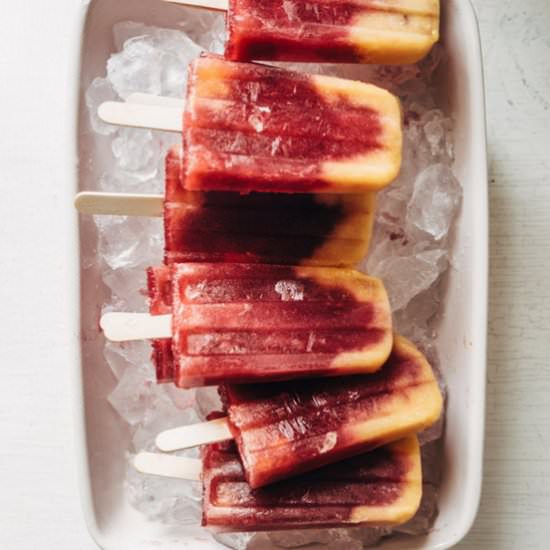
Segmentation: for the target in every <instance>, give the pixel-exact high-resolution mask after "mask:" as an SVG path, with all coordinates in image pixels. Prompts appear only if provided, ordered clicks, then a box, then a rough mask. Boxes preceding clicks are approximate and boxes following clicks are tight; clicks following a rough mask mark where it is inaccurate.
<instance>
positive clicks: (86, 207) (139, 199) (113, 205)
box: [74, 191, 164, 218]
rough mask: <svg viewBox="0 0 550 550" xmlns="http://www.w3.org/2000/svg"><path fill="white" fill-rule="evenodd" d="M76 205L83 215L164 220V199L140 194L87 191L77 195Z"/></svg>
mask: <svg viewBox="0 0 550 550" xmlns="http://www.w3.org/2000/svg"><path fill="white" fill-rule="evenodd" d="M74 205H75V207H76V209H77V210H78V211H79V212H81V213H82V214H99V215H107V216H146V217H150V218H153V217H154V218H162V215H163V207H164V197H163V196H162V195H142V194H138V193H99V192H95V191H86V192H83V193H78V194H77V195H76V197H75V199H74Z"/></svg>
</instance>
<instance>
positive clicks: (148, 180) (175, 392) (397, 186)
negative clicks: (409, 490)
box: [85, 10, 462, 550]
mask: <svg viewBox="0 0 550 550" xmlns="http://www.w3.org/2000/svg"><path fill="white" fill-rule="evenodd" d="M185 13H186V17H185V19H184V23H182V24H180V30H173V29H160V28H155V27H149V26H146V25H144V24H142V23H134V22H122V23H118V24H117V25H115V27H114V29H113V33H114V42H115V46H116V48H117V50H118V52H117V53H115V54H113V55H112V56H111V58H110V59H109V61H108V63H107V67H106V76H105V77H97V78H95V79H94V80H93V81H92V82H91V83H90V85H89V86H88V89H87V91H86V94H85V101H86V105H87V106H88V109H89V113H90V127H91V131H93V132H95V133H96V134H98V136H97V139H98V140H108V141H109V143H110V147H111V159H110V160H109V161H105V163H104V166H103V169H104V173H103V176H102V177H101V179H100V181H99V182H98V187H99V188H100V189H103V190H105V191H124V192H145V193H159V192H162V189H163V175H164V169H163V162H164V158H163V155H164V153H165V151H166V150H167V149H168V147H169V146H170V145H172V144H174V143H178V142H179V137H178V136H177V135H173V134H166V133H160V132H150V131H143V130H133V129H125V128H118V129H117V128H115V127H113V126H109V125H107V124H104V123H103V122H101V121H100V120H99V119H98V117H97V114H96V111H97V106H98V105H99V104H100V103H101V102H103V101H106V100H113V99H127V98H128V97H130V96H131V94H133V93H135V92H145V93H152V94H160V95H165V96H172V97H183V94H184V88H185V84H186V81H187V72H186V66H187V64H188V63H189V62H190V61H192V60H193V59H194V58H195V57H197V56H198V55H199V53H200V51H201V50H202V49H209V50H210V51H214V52H217V53H221V52H223V43H224V36H225V35H224V33H225V23H224V17H223V16H222V15H220V14H215V13H208V12H206V11H202V10H188V11H186V12H185ZM440 57H441V50H439V49H438V48H436V49H434V51H433V52H432V54H431V55H430V56H429V57H428V58H427V59H426V60H424V61H423V62H421V63H419V64H417V65H412V66H405V67H387V66H349V65H348V66H334V65H326V66H324V67H322V66H320V65H311V64H308V65H302V66H293V67H294V68H300V69H301V70H305V71H307V72H325V73H328V74H336V75H340V76H343V77H348V78H358V79H363V80H368V81H371V82H374V83H376V84H379V85H381V86H384V87H386V88H388V89H390V90H391V91H392V92H394V93H396V94H397V95H399V96H400V98H401V100H402V102H403V108H404V116H405V135H404V150H403V166H402V171H401V174H400V176H399V178H398V179H397V180H396V182H394V183H393V184H392V185H391V186H390V187H388V188H387V189H386V190H384V191H383V192H382V193H380V194H379V197H378V208H377V214H376V223H375V228H374V233H373V239H372V243H371V249H370V253H369V256H368V257H367V258H366V259H365V260H364V261H363V263H362V264H361V266H360V267H361V269H364V270H366V271H368V272H369V273H372V274H375V275H378V276H380V277H381V278H382V279H383V280H384V282H385V284H386V287H387V288H388V291H389V295H390V300H391V303H392V309H393V311H394V317H395V323H396V326H397V329H398V331H399V332H400V333H402V334H404V335H405V336H408V337H410V338H411V339H413V340H414V341H415V342H416V343H417V344H418V345H419V346H420V347H421V348H423V349H424V350H425V351H426V353H428V356H429V358H430V360H431V361H432V362H434V363H437V353H436V352H437V350H436V349H435V338H436V336H437V335H436V332H435V330H434V328H433V327H434V323H433V321H434V318H436V317H437V314H438V312H439V308H440V303H441V296H440V288H439V285H438V282H439V281H440V279H441V277H442V275H443V274H444V273H445V271H446V270H447V269H448V267H449V264H450V257H449V254H450V250H451V245H452V242H451V241H452V228H453V221H454V219H455V217H456V215H457V212H458V210H459V208H460V204H461V197H462V189H461V186H460V184H459V182H458V181H457V180H456V178H455V176H454V175H453V173H452V170H451V166H452V162H453V136H452V120H451V119H450V118H449V117H448V116H447V115H446V114H445V112H444V111H442V110H441V109H440V108H439V106H438V105H437V101H436V99H435V97H436V96H435V91H434V89H433V88H432V85H431V75H432V73H433V71H434V70H435V68H436V67H437V65H438V63H439V61H440ZM287 66H288V65H287ZM251 93H253V90H251ZM251 123H253V125H255V126H256V129H257V130H258V131H261V130H260V129H258V128H259V126H258V124H257V121H251ZM95 223H96V226H97V230H98V246H97V253H98V258H99V260H100V261H101V262H102V276H103V282H104V283H105V284H106V285H107V287H109V289H110V290H111V293H112V298H111V300H110V302H109V303H107V304H104V305H103V310H104V311H106V310H113V309H118V310H120V309H124V310H127V311H145V310H146V301H145V296H144V292H143V289H144V286H145V282H144V268H145V267H146V266H148V265H154V264H157V263H160V262H161V260H162V240H163V237H162V221H161V220H158V219H147V218H131V217H115V216H96V217H95ZM293 284H294V283H291V282H286V281H281V282H280V283H278V287H277V288H276V290H277V292H279V293H280V295H281V298H282V299H283V300H300V299H301V297H300V296H301V291H300V289H299V288H295V287H294V286H292V285H293ZM104 355H105V359H106V361H107V363H108V364H109V365H110V368H111V369H112V371H113V373H114V375H115V377H116V378H117V379H118V384H117V386H116V388H115V389H114V391H113V392H112V394H111V395H110V397H109V400H110V402H111V404H112V406H113V407H114V408H115V409H116V411H117V412H118V414H120V416H121V417H122V418H123V419H124V420H125V421H126V422H127V423H128V424H129V425H131V426H132V428H133V430H134V435H133V439H132V444H133V448H132V449H129V451H130V452H135V451H138V450H141V449H146V448H153V445H154V437H155V435H156V434H157V433H158V432H159V431H160V430H162V429H166V428H169V427H173V426H176V425H180V424H185V423H191V422H196V421H198V420H201V419H204V418H205V416H206V415H207V414H208V413H209V412H210V411H211V410H213V409H219V407H220V401H219V398H218V395H217V392H216V390H215V389H213V388H201V389H198V390H195V391H191V390H180V389H177V388H175V387H173V386H170V385H157V384H156V383H155V381H154V369H153V367H152V365H151V363H150V358H149V357H150V350H149V347H148V345H147V344H146V343H143V342H137V343H126V344H113V343H106V345H105V351H104ZM441 384H442V387H444V385H443V382H442V381H441ZM442 430H443V421H440V422H439V423H437V424H436V425H435V426H434V427H433V428H431V429H430V430H428V431H426V432H425V433H424V434H422V437H421V439H422V442H423V443H426V445H424V447H423V464H424V470H425V476H426V479H425V481H426V485H425V491H424V498H423V501H422V506H421V509H420V511H419V513H418V514H417V516H415V518H414V519H413V520H411V521H410V522H409V523H408V524H406V525H405V526H402V528H400V529H399V531H401V532H405V533H411V534H420V533H425V532H426V531H427V530H428V529H429V528H430V526H431V524H432V521H433V518H434V516H435V514H436V511H437V485H438V483H439V473H440V472H439V469H440V463H441V460H440V455H439V453H438V452H437V450H436V447H437V444H438V441H437V440H438V439H439V438H440V437H441V434H442ZM434 441H435V443H434ZM430 442H431V443H430ZM126 491H127V496H128V498H129V500H130V501H131V502H132V504H133V505H134V506H135V507H136V508H137V509H138V510H140V511H141V512H142V513H143V514H145V515H146V516H147V517H148V518H150V519H151V520H155V521H159V522H163V523H178V524H185V523H197V522H199V520H200V498H201V494H200V486H199V484H197V483H192V482H185V481H181V480H172V479H163V478H156V477H153V476H143V475H140V474H138V473H137V472H135V471H134V470H133V468H132V467H129V468H128V472H127V480H126ZM390 533H391V529H374V528H356V529H323V530H313V531H287V532H272V533H262V534H257V535H253V534H225V535H219V534H218V535H215V538H216V539H217V540H218V541H220V542H222V543H224V544H225V545H227V546H229V547H231V548H237V549H239V550H242V549H244V548H245V547H248V548H249V549H252V550H253V549H254V548H260V547H262V548H263V547H265V544H266V543H269V545H271V547H277V548H295V547H298V546H304V545H315V547H319V548H324V549H325V550H328V549H330V548H344V547H345V548H348V549H357V550H359V549H360V548H363V547H364V546H368V545H374V544H376V543H377V542H378V541H379V540H380V539H381V538H382V537H384V536H387V535H389V534H390Z"/></svg>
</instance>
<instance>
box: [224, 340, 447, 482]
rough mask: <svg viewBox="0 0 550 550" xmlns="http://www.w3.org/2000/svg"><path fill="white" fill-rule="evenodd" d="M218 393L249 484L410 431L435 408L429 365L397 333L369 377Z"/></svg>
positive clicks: (427, 421)
mask: <svg viewBox="0 0 550 550" xmlns="http://www.w3.org/2000/svg"><path fill="white" fill-rule="evenodd" d="M220 392H221V395H222V399H223V401H224V405H225V407H226V409H227V414H228V419H229V424H230V428H231V432H232V434H233V437H234V439H235V440H236V442H237V445H238V448H239V454H240V456H241V460H242V462H243V466H244V469H245V472H246V477H247V480H248V482H249V483H250V485H251V487H261V486H263V485H267V484H269V483H273V482H274V481H277V480H279V479H284V478H286V477H290V476H293V475H296V474H299V473H301V472H305V471H309V470H313V469H315V468H319V467H320V466H323V465H326V464H330V463H332V462H337V461H339V460H342V459H344V458H347V457H350V456H353V455H356V454H358V453H362V452H365V451H367V450H368V449H372V448H374V447H377V446H380V445H383V444H384V443H387V442H389V441H393V440H396V439H398V438H400V437H403V436H405V435H410V434H411V433H417V432H418V431H420V430H422V429H424V428H427V427H428V426H430V425H431V424H433V423H434V422H435V421H436V420H437V419H438V418H439V415H440V414H441V410H442V397H441V392H440V390H439V387H438V384H437V380H436V379H435V377H434V373H433V371H432V368H431V367H430V365H429V364H428V362H427V361H426V358H425V357H424V356H423V355H422V353H420V351H418V350H417V349H416V348H415V347H414V346H413V344H411V343H410V342H409V341H407V340H405V339H404V338H402V337H399V336H396V337H395V339H394V347H393V351H392V354H391V356H390V358H389V359H388V361H387V362H386V364H385V365H384V366H383V367H382V368H381V369H380V370H379V371H377V372H376V373H374V374H365V375H358V376H344V377H339V378H334V379H327V378H325V379H317V380H302V381H292V382H281V383H275V384H254V385H239V386H235V385H224V386H222V387H221V389H220Z"/></svg>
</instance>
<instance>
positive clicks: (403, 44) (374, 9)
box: [168, 0, 439, 64]
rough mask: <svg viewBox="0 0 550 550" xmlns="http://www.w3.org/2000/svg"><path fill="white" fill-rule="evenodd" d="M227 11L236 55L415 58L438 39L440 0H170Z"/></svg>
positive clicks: (230, 47)
mask: <svg viewBox="0 0 550 550" xmlns="http://www.w3.org/2000/svg"><path fill="white" fill-rule="evenodd" d="M168 1H169V2H171V3H176V4H187V5H196V6H201V7H206V8H209V9H214V10H222V11H227V35H228V38H227V43H226V47H225V57H227V58H228V59H232V60H233V61H252V60H260V59H264V60H272V61H274V60H278V61H299V62H300V61H310V62H327V63H382V64H397V63H415V62H416V61H418V60H420V59H422V58H423V57H424V56H425V55H426V54H427V53H428V52H429V51H430V49H431V47H432V46H433V45H434V44H435V43H436V42H437V40H438V39H439V0H346V1H342V0H311V1H303V0H168Z"/></svg>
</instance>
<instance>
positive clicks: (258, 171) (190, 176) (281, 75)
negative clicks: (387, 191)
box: [183, 55, 402, 193]
mask: <svg viewBox="0 0 550 550" xmlns="http://www.w3.org/2000/svg"><path fill="white" fill-rule="evenodd" d="M183 145H184V149H185V150H186V153H187V158H186V162H185V167H184V181H185V187H186V189H189V190H203V191H212V190H225V191H239V192H245V193H246V192H250V191H263V192H279V193H280V192H288V193H313V192H331V193H357V192H364V191H371V190H378V189H380V188H382V187H384V186H386V185H387V184H389V183H390V182H391V181H393V180H394V179H395V178H396V177H397V175H398V173H399V169H400V165H401V147H402V134H401V110H400V104H399V100H398V99H397V98H396V97H395V96H393V95H392V94H390V93H389V92H387V91H386V90H383V89H381V88H377V87H376V86H373V85H371V84H366V83H364V82H359V81H352V80H344V79H341V78H336V77H330V76H323V75H306V74H302V73H297V72H292V71H287V70H284V69H277V68H274V67H267V66H264V65H257V64H250V63H235V62H231V61H227V60H224V59H222V58H220V57H218V56H213V55H204V56H201V57H200V58H198V59H196V60H195V61H194V62H193V63H192V64H191V66H190V75H189V81H188V92H187V102H186V109H185V115H184V131H183Z"/></svg>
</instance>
